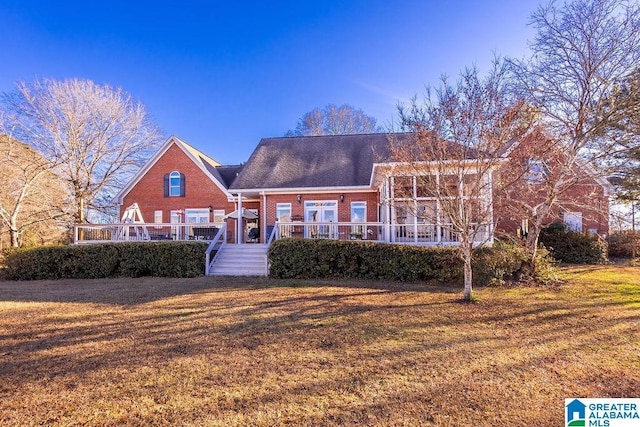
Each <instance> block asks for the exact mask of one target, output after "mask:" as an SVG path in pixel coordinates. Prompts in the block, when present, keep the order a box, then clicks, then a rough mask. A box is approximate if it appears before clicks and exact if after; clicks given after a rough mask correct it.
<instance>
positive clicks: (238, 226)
mask: <svg viewBox="0 0 640 427" xmlns="http://www.w3.org/2000/svg"><path fill="white" fill-rule="evenodd" d="M242 228H243V227H242V193H238V221H237V222H236V244H238V245H241V244H242V237H243V236H242V235H243V230H242Z"/></svg>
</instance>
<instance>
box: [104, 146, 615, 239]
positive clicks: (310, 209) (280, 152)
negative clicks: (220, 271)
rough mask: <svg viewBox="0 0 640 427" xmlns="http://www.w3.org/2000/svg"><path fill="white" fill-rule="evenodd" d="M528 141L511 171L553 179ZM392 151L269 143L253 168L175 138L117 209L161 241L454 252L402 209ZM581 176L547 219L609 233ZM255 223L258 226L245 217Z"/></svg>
mask: <svg viewBox="0 0 640 427" xmlns="http://www.w3.org/2000/svg"><path fill="white" fill-rule="evenodd" d="M394 138H395V139H400V140H402V139H406V140H407V141H409V138H411V135H410V134H396V135H394ZM527 138H529V139H527V140H523V141H520V142H518V143H517V144H514V145H513V147H512V149H511V150H509V152H508V153H507V155H508V159H507V160H506V163H505V167H506V168H507V170H515V168H513V167H511V166H509V165H510V163H512V162H516V163H517V164H518V165H521V166H522V165H525V166H526V167H527V168H533V169H534V170H532V171H531V172H529V175H531V174H532V173H541V174H544V173H545V171H546V169H545V168H548V163H544V162H543V161H542V158H540V159H538V157H536V158H535V159H534V161H532V159H531V158H528V157H527V156H528V155H529V154H530V151H529V150H527V149H525V148H526V147H527V146H528V145H530V144H533V143H534V142H535V141H536V140H537V139H539V138H540V135H529V136H528V137H527ZM409 142H410V141H409ZM388 143H389V140H388V135H386V134H369V135H342V136H318V137H283V138H264V139H262V140H261V141H260V143H259V144H258V146H257V147H256V149H255V150H254V152H253V154H252V155H251V156H250V158H249V159H248V161H247V162H246V164H244V165H234V166H224V165H221V164H220V163H219V162H217V161H215V160H214V159H213V158H211V157H209V156H207V155H205V154H204V153H202V152H200V151H198V150H196V149H195V148H193V147H191V146H190V145H188V144H187V143H185V142H184V141H182V140H180V139H179V138H177V137H175V136H173V137H171V138H169V139H168V140H167V141H166V142H165V144H164V145H163V146H162V147H161V148H160V149H159V150H158V151H157V152H156V153H155V155H154V156H153V157H152V158H151V159H150V160H149V161H148V162H147V164H146V165H145V166H144V167H143V168H142V169H141V170H140V171H139V172H138V174H136V175H135V176H134V177H133V178H132V179H131V180H130V182H129V183H128V184H127V185H126V186H125V187H124V188H123V189H122V191H121V192H120V193H119V194H118V195H117V196H116V201H117V203H118V204H119V205H120V209H121V214H123V213H124V212H125V209H126V208H127V207H129V206H131V205H133V204H134V203H136V204H137V206H138V207H139V210H140V213H141V214H142V217H143V218H144V221H145V222H146V223H153V224H156V225H155V226H152V227H151V231H153V230H158V232H157V233H156V238H203V239H205V240H210V239H211V237H212V236H211V234H210V233H205V232H202V231H200V232H199V231H198V230H201V229H204V228H205V226H207V227H214V228H215V229H220V228H221V227H222V226H223V225H226V229H227V233H226V237H227V239H228V240H229V241H236V242H237V241H238V239H236V236H237V235H238V233H240V234H241V235H242V238H241V239H240V242H243V241H247V240H248V239H249V236H248V232H249V230H250V229H251V228H257V229H259V230H260V233H259V235H256V236H253V237H257V238H256V239H255V240H256V241H261V242H266V241H268V239H269V238H270V237H272V232H273V235H274V236H276V237H287V236H291V237H305V238H331V239H345V240H349V239H369V240H377V241H385V242H396V243H410V244H411V243H413V244H424V245H455V244H456V242H457V240H456V236H455V235H454V234H453V233H450V232H448V231H447V230H446V227H445V225H446V224H442V223H441V220H440V219H437V220H434V221H431V222H429V221H425V220H424V218H420V217H417V216H416V215H411V212H407V210H406V209H403V208H402V203H401V201H400V199H399V198H398V196H397V195H395V193H394V186H395V185H396V180H399V179H400V178H399V177H395V176H394V175H393V172H391V169H389V168H388V167H387V166H388V164H389V163H388V161H387V159H388V156H389V149H388ZM538 160H540V162H539V163H537V162H538ZM385 165H387V166H385ZM536 168H538V169H536ZM575 170H576V176H577V177H578V176H579V177H581V178H580V179H579V180H577V181H576V182H575V183H574V185H573V186H572V187H571V189H570V190H568V191H566V192H564V193H563V194H562V195H561V199H562V200H561V202H560V203H558V208H557V210H556V211H554V218H552V217H550V218H548V221H549V222H553V220H565V221H566V222H569V223H571V225H572V227H574V228H576V229H580V230H584V231H588V230H591V231H593V232H597V233H600V234H604V233H607V232H608V196H609V194H610V190H611V188H610V186H609V185H608V183H606V182H603V181H602V180H599V179H597V178H595V177H594V176H593V175H592V174H590V173H589V171H588V169H587V168H586V167H585V166H584V165H576V166H575ZM498 175H499V173H498ZM524 175H525V176H527V173H524ZM535 179H537V175H535V176H533V175H532V176H529V177H528V178H527V179H525V182H524V184H523V185H522V186H521V188H520V189H519V190H517V191H514V192H513V193H512V194H510V195H509V196H510V198H507V197H503V196H504V195H500V194H495V195H493V198H494V199H495V200H494V203H495V205H496V209H495V212H496V213H495V218H494V220H493V222H492V223H490V224H486V230H487V233H486V234H485V235H484V237H483V238H482V239H483V241H482V242H478V243H483V242H486V241H489V242H490V241H491V239H492V236H493V230H494V229H495V228H500V229H503V230H505V231H507V232H513V233H515V232H516V230H517V229H519V228H520V229H521V228H522V227H523V224H524V223H523V220H525V218H524V217H522V215H521V214H520V213H519V212H518V211H517V210H516V209H511V208H510V207H509V205H514V204H515V203H514V202H513V200H514V199H513V197H520V198H522V199H523V200H531V199H532V198H535V197H543V193H544V192H543V190H542V186H538V185H533V184H532V183H534V182H535ZM414 182H415V180H414ZM413 194H415V195H416V196H415V200H414V201H413V203H418V204H420V203H423V204H429V203H431V204H435V202H433V201H432V200H429V199H428V198H427V197H423V198H421V197H420V195H419V191H416V189H414V192H413ZM405 201H406V200H405ZM489 202H491V201H489ZM245 209H248V210H249V213H248V214H247V213H246V212H247V211H246V210H245ZM436 209H437V207H434V208H433V210H434V211H435V210H436ZM237 211H240V212H243V214H242V216H244V218H241V219H240V220H236V219H231V218H229V217H228V216H229V214H231V213H232V212H237ZM248 215H250V216H252V217H254V216H257V217H258V218H257V219H255V220H254V219H246V216H248ZM436 217H437V218H440V217H439V216H436ZM159 224H164V226H160V225H159ZM167 224H189V225H190V228H188V229H187V228H183V229H182V231H181V232H180V231H178V227H175V226H173V227H172V228H169V226H168V225H167ZM192 224H193V225H192ZM198 224H200V225H201V227H200V226H198ZM238 224H239V226H238ZM276 224H278V227H275V226H276ZM194 229H195V230H196V231H195V232H194ZM274 230H275V231H274ZM256 231H257V230H256ZM150 234H151V235H152V238H153V236H154V234H153V233H150Z"/></svg>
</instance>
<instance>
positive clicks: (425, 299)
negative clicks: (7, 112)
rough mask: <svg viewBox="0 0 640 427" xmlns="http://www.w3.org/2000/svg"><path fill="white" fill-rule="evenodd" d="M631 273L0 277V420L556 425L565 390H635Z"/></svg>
mask: <svg viewBox="0 0 640 427" xmlns="http://www.w3.org/2000/svg"><path fill="white" fill-rule="evenodd" d="M639 273H640V268H637V267H620V266H617V267H576V268H571V269H566V270H565V272H564V275H565V277H566V278H567V283H566V284H564V285H562V286H560V287H558V288H554V289H545V288H527V287H523V288H515V289H506V288H485V289H482V290H480V291H478V292H477V296H478V298H479V300H480V303H478V304H470V305H469V304H460V303H458V302H457V301H458V299H459V293H458V292H457V291H458V290H457V289H456V292H451V291H450V290H448V289H447V288H440V287H433V286H426V285H424V286H423V285H416V284H414V285H402V284H396V283H379V282H341V283H337V282H329V281H267V280H264V279H239V278H222V279H221V278H197V279H156V278H143V279H116V280H94V281H60V282H46V281H42V282H0V317H1V319H2V321H1V323H0V425H12V426H14V425H15V426H29V425H198V426H200V425H210V426H246V425H251V426H274V425H323V426H325V425H329V426H331V425H372V426H377V425H380V426H382V425H385V426H386V425H407V426H415V425H437V426H458V425H465V424H466V425H492V426H524V425H545V426H546V425H548V426H551V425H561V424H562V420H563V416H564V409H563V404H564V400H563V399H564V398H565V397H574V396H583V397H606V396H612V397H622V396H625V397H638V396H639V395H640V380H639V378H640V356H639V355H640V335H639V332H638V331H640V306H639V300H640V284H639V283H638V282H639V279H638V277H640V274H639ZM523 402H525V403H523ZM514 403H517V404H514ZM523 406H524V407H526V410H525V411H522V410H521V408H522V407H523Z"/></svg>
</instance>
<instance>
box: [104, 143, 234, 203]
mask: <svg viewBox="0 0 640 427" xmlns="http://www.w3.org/2000/svg"><path fill="white" fill-rule="evenodd" d="M173 145H175V146H177V147H178V148H180V149H181V150H182V151H183V152H184V153H185V154H186V156H187V157H188V158H189V159H190V160H191V161H193V162H194V163H195V164H196V165H197V166H198V168H200V169H201V170H202V172H204V174H205V175H206V176H207V177H208V178H209V179H211V182H213V183H214V184H215V185H216V186H217V187H218V188H220V190H221V191H222V192H223V193H225V194H226V195H227V196H228V197H229V198H231V197H232V196H231V193H229V191H228V189H227V188H228V185H226V184H225V181H224V179H223V178H222V176H221V175H220V173H218V172H217V168H219V167H222V165H221V164H220V163H219V162H218V161H216V160H214V159H213V158H211V157H209V156H207V155H206V154H204V153H202V152H201V151H199V150H197V149H196V148H194V147H192V146H191V145H189V144H187V143H186V142H184V141H183V140H181V139H180V138H178V137H177V136H170V137H169V138H168V139H167V140H166V141H165V143H164V144H163V145H162V146H161V147H160V148H159V149H158V151H156V152H155V153H154V154H153V156H151V158H150V159H149V160H148V161H147V162H146V163H145V164H144V165H143V166H142V168H140V170H139V171H138V172H137V173H136V174H135V175H134V176H133V177H132V178H131V179H130V180H129V182H127V184H126V185H125V186H124V188H123V189H122V190H120V192H119V193H118V194H116V195H115V196H114V198H113V200H114V201H116V202H117V203H122V201H123V199H124V197H125V196H126V195H127V193H129V191H131V189H132V188H133V187H135V185H136V184H137V183H138V182H139V181H140V180H141V179H142V178H143V177H144V176H145V174H146V173H147V172H148V171H149V170H150V169H151V167H153V165H155V164H156V163H157V162H158V160H159V159H160V158H162V156H164V155H165V153H166V152H167V151H168V150H169V148H170V147H171V146H173Z"/></svg>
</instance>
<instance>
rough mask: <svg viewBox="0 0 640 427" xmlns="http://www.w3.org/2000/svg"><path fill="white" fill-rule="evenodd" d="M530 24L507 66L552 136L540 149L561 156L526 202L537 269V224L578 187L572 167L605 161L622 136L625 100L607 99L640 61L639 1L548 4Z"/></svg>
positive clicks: (581, 0)
mask: <svg viewBox="0 0 640 427" xmlns="http://www.w3.org/2000/svg"><path fill="white" fill-rule="evenodd" d="M531 24H532V25H533V27H534V28H535V29H536V31H537V32H536V36H535V39H534V40H533V41H532V42H531V43H530V49H531V51H532V55H531V57H530V58H529V59H527V60H510V61H509V65H510V70H511V72H512V75H513V78H514V82H515V88H516V90H517V93H518V94H519V95H520V96H521V97H522V98H523V99H525V100H526V102H528V103H529V104H530V105H532V106H534V107H535V108H537V109H538V110H539V112H540V117H541V120H540V122H541V123H542V124H543V126H544V127H545V128H546V129H547V131H548V133H549V135H550V137H551V140H553V141H554V145H552V146H549V147H542V150H544V149H547V148H550V149H552V150H555V152H558V153H561V155H560V156H556V159H557V162H558V163H557V166H558V167H557V168H555V169H554V170H553V171H552V173H549V174H547V176H546V177H545V187H544V195H543V197H540V198H537V199H531V202H532V203H529V204H528V205H527V206H526V210H527V211H528V216H529V219H530V221H529V224H530V228H529V236H528V239H527V243H528V247H529V249H530V250H531V253H532V266H533V267H535V251H536V249H537V244H538V236H539V232H540V229H541V228H542V227H543V226H544V224H545V221H547V220H548V218H550V217H551V216H552V215H553V211H554V209H556V208H557V204H558V201H559V200H560V198H561V195H562V194H565V193H566V192H567V191H568V190H569V188H570V187H572V186H574V185H576V183H577V180H576V171H577V170H578V169H580V168H582V169H590V170H592V171H593V170H595V169H594V168H593V166H595V164H597V163H598V162H599V161H602V160H603V159H611V155H612V150H615V149H617V147H619V146H620V145H619V141H620V140H621V138H624V137H627V136H628V135H625V134H624V132H620V129H619V128H618V124H619V123H620V122H621V121H622V120H624V119H625V117H626V115H627V114H628V108H629V105H624V104H612V103H611V100H612V99H613V98H612V95H613V94H615V92H616V91H617V90H619V87H620V84H621V83H622V82H623V81H624V80H625V79H626V78H628V76H630V75H631V73H632V72H633V71H634V69H635V68H636V67H637V66H638V63H639V62H640V4H639V3H637V2H634V1H626V0H573V1H569V2H566V3H563V4H562V5H558V4H557V2H555V1H552V2H551V3H549V4H548V5H546V6H541V7H539V8H538V10H537V11H535V12H534V13H533V15H532V17H531ZM616 129H617V130H616ZM614 130H615V131H614ZM552 157H553V156H552ZM534 201H535V203H533V202H534ZM523 207H525V206H524V205H523Z"/></svg>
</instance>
